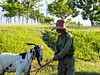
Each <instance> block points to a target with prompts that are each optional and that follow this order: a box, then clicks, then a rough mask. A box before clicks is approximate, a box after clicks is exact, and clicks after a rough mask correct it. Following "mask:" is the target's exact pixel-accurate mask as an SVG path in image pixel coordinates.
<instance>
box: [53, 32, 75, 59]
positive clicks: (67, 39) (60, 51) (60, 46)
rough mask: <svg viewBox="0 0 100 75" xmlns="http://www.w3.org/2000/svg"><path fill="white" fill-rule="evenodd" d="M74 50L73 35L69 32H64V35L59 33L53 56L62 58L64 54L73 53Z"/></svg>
mask: <svg viewBox="0 0 100 75" xmlns="http://www.w3.org/2000/svg"><path fill="white" fill-rule="evenodd" d="M74 51H75V48H74V44H73V37H72V35H71V34H70V33H68V32H65V33H64V35H63V36H62V35H59V36H58V40H57V43H56V47H55V58H56V59H57V60H60V59H62V58H63V57H64V56H70V55H73V54H74Z"/></svg>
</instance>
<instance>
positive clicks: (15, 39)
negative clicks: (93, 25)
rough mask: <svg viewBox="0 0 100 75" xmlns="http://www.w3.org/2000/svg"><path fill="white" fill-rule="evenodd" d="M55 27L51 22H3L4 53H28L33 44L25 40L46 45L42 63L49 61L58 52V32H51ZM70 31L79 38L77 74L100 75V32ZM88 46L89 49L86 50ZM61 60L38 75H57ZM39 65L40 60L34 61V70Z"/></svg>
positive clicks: (0, 43) (1, 45) (0, 49)
mask: <svg viewBox="0 0 100 75" xmlns="http://www.w3.org/2000/svg"><path fill="white" fill-rule="evenodd" d="M51 28H52V26H47V25H43V26H42V25H0V53H3V52H12V53H22V52H27V51H28V50H30V49H31V48H32V47H33V46H27V45H26V44H25V43H35V44H39V45H43V47H44V58H43V61H42V62H41V63H42V64H45V63H46V62H47V61H49V60H50V59H52V57H53V55H54V52H53V49H54V45H55V42H56V39H57V37H56V35H57V33H56V32H55V31H53V32H51V31H50V29H51ZM70 32H71V33H72V34H73V36H74V39H75V40H74V43H75V47H76V51H75V58H76V61H75V63H76V65H75V68H76V69H75V72H76V75H100V61H99V60H100V59H99V58H98V55H100V54H99V53H98V52H97V51H96V50H100V49H99V48H100V40H99V39H98V38H100V31H96V30H94V31H91V30H71V31H70ZM87 39H88V40H87ZM85 41H86V42H85ZM88 45H90V47H89V46H88ZM84 49H85V50H87V51H85V52H84ZM88 56H89V57H90V58H89V57H88ZM91 57H92V58H91ZM57 63H58V62H53V63H51V64H49V65H48V66H46V67H44V68H43V69H41V70H40V72H39V73H38V74H37V75H57ZM38 67H39V65H38V63H37V61H36V60H33V68H32V70H35V69H36V68H38ZM32 74H35V72H34V73H31V75H32ZM6 75H15V73H10V74H9V73H6ZM23 75H24V74H23Z"/></svg>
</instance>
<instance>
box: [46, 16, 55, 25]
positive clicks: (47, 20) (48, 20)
mask: <svg viewBox="0 0 100 75" xmlns="http://www.w3.org/2000/svg"><path fill="white" fill-rule="evenodd" d="M51 22H54V18H50V17H48V16H47V17H45V23H49V24H50V23H51Z"/></svg>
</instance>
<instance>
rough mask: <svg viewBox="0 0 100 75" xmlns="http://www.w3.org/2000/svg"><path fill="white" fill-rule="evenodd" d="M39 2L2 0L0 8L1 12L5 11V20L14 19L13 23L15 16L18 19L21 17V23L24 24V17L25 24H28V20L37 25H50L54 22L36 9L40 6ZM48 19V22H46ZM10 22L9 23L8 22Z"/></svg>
mask: <svg viewBox="0 0 100 75" xmlns="http://www.w3.org/2000/svg"><path fill="white" fill-rule="evenodd" d="M40 1H41V0H21V1H18V0H4V1H3V3H0V7H2V9H3V10H2V11H6V13H5V14H4V15H3V16H4V17H7V18H10V19H11V18H12V17H15V19H14V23H16V16H18V18H19V21H18V22H19V23H20V17H21V16H22V17H23V19H22V23H24V17H25V18H26V23H28V21H29V19H32V20H33V21H34V22H36V21H37V22H38V23H44V22H46V23H50V22H51V21H54V19H53V18H50V17H45V16H44V14H43V13H40V10H39V8H38V7H41V6H42V5H38V2H40ZM48 19H49V21H48ZM10 22H11V21H10Z"/></svg>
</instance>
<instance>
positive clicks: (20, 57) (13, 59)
mask: <svg viewBox="0 0 100 75" xmlns="http://www.w3.org/2000/svg"><path fill="white" fill-rule="evenodd" d="M26 44H27V45H35V46H34V47H33V48H32V49H31V50H30V51H28V52H27V53H20V54H12V53H2V54H1V55H0V75H4V74H5V72H16V75H21V73H22V72H24V73H25V74H26V75H30V70H31V68H32V61H33V59H35V57H36V58H37V60H38V63H39V65H40V66H41V64H40V61H41V60H42V58H43V46H39V45H36V44H32V43H26Z"/></svg>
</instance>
